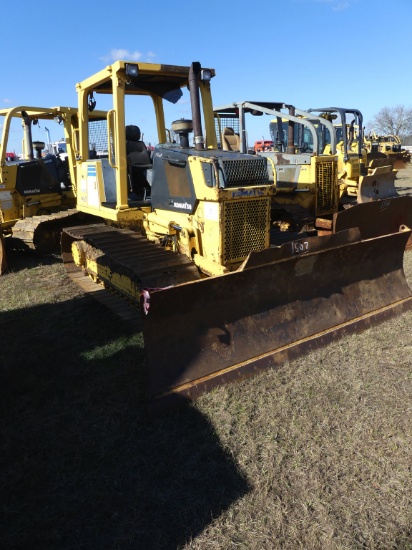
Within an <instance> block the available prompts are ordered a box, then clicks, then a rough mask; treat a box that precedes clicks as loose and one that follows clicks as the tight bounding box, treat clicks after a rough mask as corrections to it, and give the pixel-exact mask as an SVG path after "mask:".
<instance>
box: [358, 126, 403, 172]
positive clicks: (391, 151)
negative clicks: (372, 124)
mask: <svg viewBox="0 0 412 550" xmlns="http://www.w3.org/2000/svg"><path fill="white" fill-rule="evenodd" d="M364 146H365V148H366V151H367V155H368V160H373V159H375V158H387V159H388V160H389V161H391V164H392V166H393V168H394V169H395V170H401V169H402V168H406V164H407V163H408V162H410V161H411V154H410V153H409V151H407V150H406V149H403V148H402V142H401V140H400V138H399V136H395V135H392V134H391V135H384V136H383V135H377V134H376V133H375V132H371V133H369V134H368V135H364Z"/></svg>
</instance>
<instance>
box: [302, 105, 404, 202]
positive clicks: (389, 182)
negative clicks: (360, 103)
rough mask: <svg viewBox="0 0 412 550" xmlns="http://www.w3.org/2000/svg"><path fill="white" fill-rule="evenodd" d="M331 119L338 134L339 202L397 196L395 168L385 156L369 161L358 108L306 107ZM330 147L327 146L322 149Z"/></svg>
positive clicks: (368, 200) (365, 200)
mask: <svg viewBox="0 0 412 550" xmlns="http://www.w3.org/2000/svg"><path fill="white" fill-rule="evenodd" d="M308 112H310V113H314V114H318V116H321V117H323V118H325V119H327V120H330V121H333V122H334V126H335V131H336V134H337V148H336V149H337V155H338V171H339V173H338V180H339V185H340V193H339V194H340V202H341V204H342V205H344V206H352V205H354V204H360V203H365V202H370V201H371V200H381V199H387V198H393V197H397V196H398V193H397V191H396V188H395V178H396V171H395V170H393V166H392V163H391V162H388V160H387V159H375V160H373V161H370V162H369V161H368V159H367V151H366V149H365V147H364V139H363V116H362V113H361V112H360V111H359V110H358V109H345V108H341V107H325V108H316V109H308ZM328 151H329V146H328V145H327V146H326V148H325V152H326V153H327V152H328Z"/></svg>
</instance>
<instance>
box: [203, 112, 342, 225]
mask: <svg viewBox="0 0 412 550" xmlns="http://www.w3.org/2000/svg"><path fill="white" fill-rule="evenodd" d="M214 113H215V120H216V132H217V136H218V141H219V143H221V146H222V149H223V150H237V151H240V152H241V153H246V152H248V151H251V148H249V145H248V127H249V124H250V122H252V121H253V120H252V117H260V116H263V115H268V116H270V117H271V119H272V120H271V122H270V124H269V129H270V134H271V138H272V139H271V141H268V142H267V143H268V144H270V145H267V146H265V147H257V148H256V147H255V148H254V149H255V150H256V152H257V154H258V155H259V156H262V157H264V158H266V159H267V161H268V172H269V179H270V181H273V184H274V186H275V189H276V193H275V195H274V196H273V200H272V224H274V225H275V226H277V227H279V228H282V229H283V230H285V229H286V230H289V231H298V232H301V231H302V230H306V231H311V230H314V231H316V232H317V233H318V234H320V233H321V232H322V231H323V230H330V229H331V227H332V216H333V214H335V213H337V212H338V208H339V194H338V192H339V186H338V179H337V177H338V157H337V155H336V143H335V141H334V140H335V134H334V132H333V125H332V124H331V123H330V122H329V121H327V120H325V119H324V118H320V117H316V116H315V115H310V114H309V113H306V112H304V111H302V110H300V109H298V108H296V107H295V106H293V105H288V104H285V103H280V102H261V101H242V102H234V103H230V104H227V105H222V106H219V107H215V109H214ZM247 120H248V122H247ZM323 127H324V128H323ZM322 129H323V131H322ZM325 132H328V133H329V134H328V135H330V136H332V143H331V144H330V147H329V151H328V153H327V154H324V153H323V149H324V142H325V138H324V135H325ZM232 136H235V137H234V138H233V137H232ZM236 136H239V139H238V140H237V141H238V142H237V141H236ZM231 142H232V144H231ZM329 143H330V141H329Z"/></svg>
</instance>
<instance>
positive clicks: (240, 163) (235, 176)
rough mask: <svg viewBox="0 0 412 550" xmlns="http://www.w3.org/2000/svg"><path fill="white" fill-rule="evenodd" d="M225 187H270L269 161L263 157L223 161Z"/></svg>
mask: <svg viewBox="0 0 412 550" xmlns="http://www.w3.org/2000/svg"><path fill="white" fill-rule="evenodd" d="M221 163H222V168H223V173H224V187H225V188H226V187H250V186H252V185H269V176H268V168H267V161H266V159H265V158H263V157H257V158H251V159H250V158H249V159H233V160H232V159H222V161H221Z"/></svg>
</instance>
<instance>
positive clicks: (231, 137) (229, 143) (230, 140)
mask: <svg viewBox="0 0 412 550" xmlns="http://www.w3.org/2000/svg"><path fill="white" fill-rule="evenodd" d="M222 149H223V151H235V152H237V153H238V152H239V151H240V137H239V136H238V135H237V134H235V131H234V130H233V128H229V127H227V128H223V132H222Z"/></svg>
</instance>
